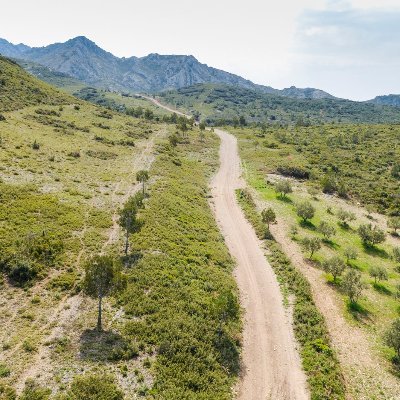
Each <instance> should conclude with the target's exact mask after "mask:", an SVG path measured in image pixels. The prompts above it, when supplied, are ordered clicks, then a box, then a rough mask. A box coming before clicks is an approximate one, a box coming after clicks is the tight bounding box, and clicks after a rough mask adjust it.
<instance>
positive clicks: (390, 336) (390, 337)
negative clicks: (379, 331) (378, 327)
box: [384, 318, 400, 360]
mask: <svg viewBox="0 0 400 400" xmlns="http://www.w3.org/2000/svg"><path fill="white" fill-rule="evenodd" d="M384 339H385V342H386V344H387V345H388V346H389V347H393V348H394V350H395V351H396V355H397V360H400V318H397V319H396V320H395V321H393V323H392V325H391V326H390V328H389V329H388V331H387V332H386V334H385V338H384Z"/></svg>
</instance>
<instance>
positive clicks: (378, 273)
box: [369, 266, 389, 283]
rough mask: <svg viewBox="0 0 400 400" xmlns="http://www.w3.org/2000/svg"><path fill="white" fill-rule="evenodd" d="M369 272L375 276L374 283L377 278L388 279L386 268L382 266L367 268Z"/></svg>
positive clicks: (380, 279)
mask: <svg viewBox="0 0 400 400" xmlns="http://www.w3.org/2000/svg"><path fill="white" fill-rule="evenodd" d="M369 274H370V275H371V276H372V277H373V278H375V283H376V281H377V280H379V281H387V280H388V279H389V275H388V272H387V270H386V269H385V268H384V267H380V266H377V267H376V266H373V267H371V268H370V269H369Z"/></svg>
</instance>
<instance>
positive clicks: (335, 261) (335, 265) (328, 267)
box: [324, 257, 346, 282]
mask: <svg viewBox="0 0 400 400" xmlns="http://www.w3.org/2000/svg"><path fill="white" fill-rule="evenodd" d="M324 269H325V271H326V272H329V273H330V274H331V275H332V276H333V280H334V281H335V282H336V278H337V277H338V276H340V275H342V274H343V272H344V270H345V269H346V265H345V263H344V261H343V260H342V259H341V258H340V257H332V258H330V259H329V260H326V261H325V262H324Z"/></svg>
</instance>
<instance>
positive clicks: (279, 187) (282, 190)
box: [275, 179, 293, 197]
mask: <svg viewBox="0 0 400 400" xmlns="http://www.w3.org/2000/svg"><path fill="white" fill-rule="evenodd" d="M275 192H276V193H278V194H279V196H280V197H286V195H287V194H289V193H292V192H293V189H292V185H291V184H290V182H289V181H288V180H287V179H282V180H280V181H278V182H276V183H275Z"/></svg>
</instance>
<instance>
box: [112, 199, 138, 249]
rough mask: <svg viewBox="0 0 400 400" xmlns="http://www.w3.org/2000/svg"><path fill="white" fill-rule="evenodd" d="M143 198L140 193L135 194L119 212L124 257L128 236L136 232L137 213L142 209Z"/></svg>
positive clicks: (127, 247) (127, 246) (127, 245)
mask: <svg viewBox="0 0 400 400" xmlns="http://www.w3.org/2000/svg"><path fill="white" fill-rule="evenodd" d="M143 200H144V196H143V194H142V193H136V194H135V195H133V196H131V197H130V198H129V199H128V201H127V202H126V203H125V204H124V206H123V208H122V209H121V210H120V211H119V220H118V223H119V225H120V226H121V227H122V228H123V229H125V232H126V240H125V255H128V249H129V234H130V233H134V232H136V231H137V230H138V228H139V226H140V223H139V221H138V220H137V213H138V210H139V209H140V208H143Z"/></svg>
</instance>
